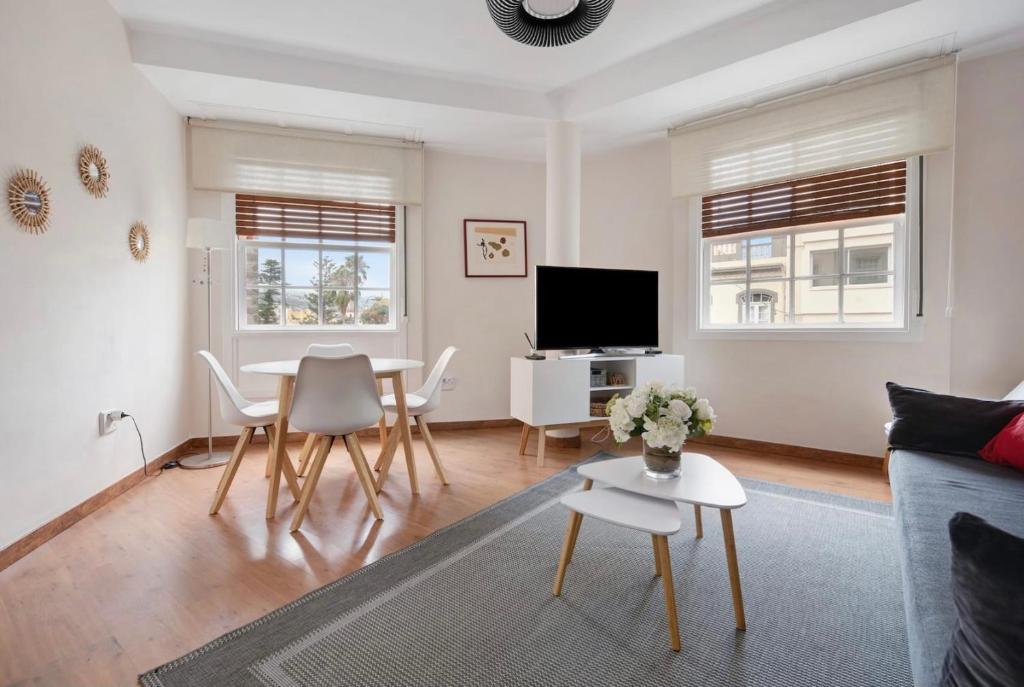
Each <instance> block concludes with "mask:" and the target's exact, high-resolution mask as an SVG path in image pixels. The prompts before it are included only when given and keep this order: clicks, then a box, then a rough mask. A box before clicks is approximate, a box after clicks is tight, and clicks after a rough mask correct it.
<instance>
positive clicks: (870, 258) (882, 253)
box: [846, 246, 889, 284]
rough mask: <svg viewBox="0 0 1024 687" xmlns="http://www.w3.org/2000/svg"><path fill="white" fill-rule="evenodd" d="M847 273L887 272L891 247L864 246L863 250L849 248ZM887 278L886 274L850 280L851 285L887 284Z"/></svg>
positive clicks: (867, 275)
mask: <svg viewBox="0 0 1024 687" xmlns="http://www.w3.org/2000/svg"><path fill="white" fill-rule="evenodd" d="M846 264H847V271H848V272H849V273H850V274H854V275H855V274H857V273H858V272H885V271H886V270H888V269H889V247H888V246H864V247H861V248H848V249H847V250H846ZM886 281H887V276H886V275H884V274H865V275H863V276H855V277H851V278H850V282H849V283H850V284H885V283H886Z"/></svg>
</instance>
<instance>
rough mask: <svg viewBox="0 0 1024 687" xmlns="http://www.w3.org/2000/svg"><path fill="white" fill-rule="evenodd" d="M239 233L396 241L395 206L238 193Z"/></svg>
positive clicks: (246, 235) (237, 226) (301, 237)
mask: <svg viewBox="0 0 1024 687" xmlns="http://www.w3.org/2000/svg"><path fill="white" fill-rule="evenodd" d="M235 233H236V234H237V235H238V236H242V237H245V238H256V237H271V238H278V239H279V238H286V239H306V240H310V241H317V240H320V239H327V240H332V241H387V242H390V243H394V241H395V206H394V205H383V204H378V203H350V202H340V201H332V200H312V199H306V198H280V197H277V196H257V195H246V194H241V193H239V194H237V195H236V196H235Z"/></svg>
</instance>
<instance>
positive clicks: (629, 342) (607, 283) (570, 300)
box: [534, 265, 660, 355]
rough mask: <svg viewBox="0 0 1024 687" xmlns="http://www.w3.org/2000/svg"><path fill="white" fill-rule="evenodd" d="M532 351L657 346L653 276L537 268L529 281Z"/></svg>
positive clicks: (593, 352) (595, 352) (607, 350)
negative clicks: (532, 295)
mask: <svg viewBox="0 0 1024 687" xmlns="http://www.w3.org/2000/svg"><path fill="white" fill-rule="evenodd" d="M535 280H536V281H535V284H534V293H535V297H536V307H535V309H534V312H535V313H536V315H535V317H536V320H535V323H536V333H537V350H549V351H550V350H580V349H583V350H589V351H590V353H589V354H587V355H602V354H609V353H611V352H612V351H613V350H614V349H624V348H640V349H646V350H645V352H647V353H655V352H660V351H657V350H656V349H657V346H658V273H657V272H656V271H649V270H618V269H598V268H593V267H555V266H551V265H538V266H537V270H536V276H535Z"/></svg>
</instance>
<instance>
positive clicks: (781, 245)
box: [749, 234, 789, 279]
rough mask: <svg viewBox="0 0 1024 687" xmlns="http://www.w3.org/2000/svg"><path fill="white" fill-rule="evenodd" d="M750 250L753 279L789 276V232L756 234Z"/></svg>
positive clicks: (751, 240) (751, 241)
mask: <svg viewBox="0 0 1024 687" xmlns="http://www.w3.org/2000/svg"><path fill="white" fill-rule="evenodd" d="M749 250H750V278H751V279H785V278H787V277H789V234H781V235H775V236H755V237H753V238H751V239H750V243H749Z"/></svg>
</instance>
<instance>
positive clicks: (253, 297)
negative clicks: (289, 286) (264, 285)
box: [245, 289, 281, 325]
mask: <svg viewBox="0 0 1024 687" xmlns="http://www.w3.org/2000/svg"><path fill="white" fill-rule="evenodd" d="M245 321H246V323H247V324H273V325H279V324H281V289H246V290H245Z"/></svg>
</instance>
